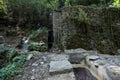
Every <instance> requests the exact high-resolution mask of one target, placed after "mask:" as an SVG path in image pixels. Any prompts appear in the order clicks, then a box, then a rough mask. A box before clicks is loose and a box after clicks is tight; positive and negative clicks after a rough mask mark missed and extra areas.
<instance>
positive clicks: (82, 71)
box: [73, 68, 97, 80]
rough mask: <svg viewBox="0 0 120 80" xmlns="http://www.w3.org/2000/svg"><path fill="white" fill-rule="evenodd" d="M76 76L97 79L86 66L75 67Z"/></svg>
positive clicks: (81, 79) (78, 78)
mask: <svg viewBox="0 0 120 80" xmlns="http://www.w3.org/2000/svg"><path fill="white" fill-rule="evenodd" d="M73 70H74V73H75V76H76V80H97V79H96V78H95V77H94V76H93V75H92V74H91V73H90V71H89V70H87V69H85V68H75V69H73Z"/></svg>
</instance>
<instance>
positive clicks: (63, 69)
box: [49, 60, 72, 75]
mask: <svg viewBox="0 0 120 80" xmlns="http://www.w3.org/2000/svg"><path fill="white" fill-rule="evenodd" d="M70 71H72V65H71V63H70V62H69V61H67V60H63V61H51V62H50V70H49V72H50V74H51V75H53V74H61V73H67V72H70Z"/></svg>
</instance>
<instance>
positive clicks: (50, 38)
mask: <svg viewBox="0 0 120 80" xmlns="http://www.w3.org/2000/svg"><path fill="white" fill-rule="evenodd" d="M53 42H54V37H53V31H52V30H51V31H48V51H49V50H50V49H51V48H52V47H53Z"/></svg>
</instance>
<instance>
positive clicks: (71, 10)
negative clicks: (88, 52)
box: [53, 6, 120, 54]
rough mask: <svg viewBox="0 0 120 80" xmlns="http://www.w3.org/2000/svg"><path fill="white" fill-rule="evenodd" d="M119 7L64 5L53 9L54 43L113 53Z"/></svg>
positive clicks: (118, 37) (119, 29)
mask: <svg viewBox="0 0 120 80" xmlns="http://www.w3.org/2000/svg"><path fill="white" fill-rule="evenodd" d="M119 14H120V9H117V8H99V9H97V8H93V7H84V6H76V7H65V8H63V9H61V10H54V11H53V31H54V38H55V40H54V42H55V43H54V45H55V46H57V47H59V48H60V49H63V50H65V49H75V48H84V49H96V50H98V51H100V52H102V53H109V54H115V53H116V51H117V49H119V47H120V35H119V34H120V15H119Z"/></svg>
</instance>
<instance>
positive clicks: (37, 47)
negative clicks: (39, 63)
mask: <svg viewBox="0 0 120 80" xmlns="http://www.w3.org/2000/svg"><path fill="white" fill-rule="evenodd" d="M29 50H30V51H40V52H45V51H47V47H46V46H40V45H33V44H31V45H30V46H29Z"/></svg>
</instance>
